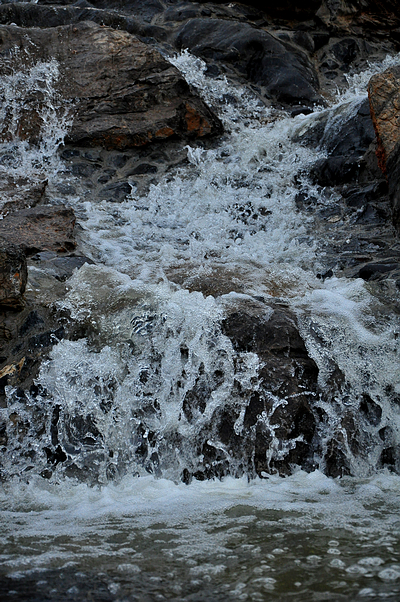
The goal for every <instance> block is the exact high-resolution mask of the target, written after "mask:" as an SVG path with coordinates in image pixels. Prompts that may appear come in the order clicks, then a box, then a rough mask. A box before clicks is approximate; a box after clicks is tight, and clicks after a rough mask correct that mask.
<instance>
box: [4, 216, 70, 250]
mask: <svg viewBox="0 0 400 602" xmlns="http://www.w3.org/2000/svg"><path fill="white" fill-rule="evenodd" d="M74 225H75V215H74V212H73V211H72V209H68V208H66V207H64V206H56V207H53V206H38V207H32V208H30V209H22V210H21V211H19V212H18V213H14V214H11V215H7V216H6V217H5V218H4V219H2V220H0V239H3V240H4V241H6V242H7V243H12V244H15V245H19V246H20V247H21V248H22V249H23V250H24V252H25V253H26V254H27V255H32V254H34V253H38V252H40V251H57V252H65V251H71V250H72V249H74V248H75V245H76V242H75V238H74V233H73V231H74Z"/></svg>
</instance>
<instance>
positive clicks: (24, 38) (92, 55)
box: [0, 22, 222, 149]
mask: <svg viewBox="0 0 400 602" xmlns="http://www.w3.org/2000/svg"><path fill="white" fill-rule="evenodd" d="M0 39H1V42H0V55H1V56H2V57H3V56H7V58H6V59H2V60H0V75H1V74H3V73H6V72H7V69H9V68H10V59H9V54H8V53H9V51H11V49H14V48H16V47H18V48H19V49H20V53H19V55H18V53H16V59H15V61H16V67H18V68H19V67H20V65H18V64H17V63H18V60H19V59H18V56H20V57H21V56H23V57H24V62H26V58H25V54H24V50H25V49H26V50H27V53H26V54H27V55H29V57H30V59H29V60H30V61H32V63H34V62H37V61H48V60H51V59H55V60H56V61H57V62H58V65H59V78H58V81H57V83H56V88H57V92H58V93H59V94H60V96H61V98H62V99H65V100H66V101H67V102H69V101H70V102H71V113H72V116H73V119H72V125H71V127H70V130H69V133H68V137H67V140H68V141H69V142H72V143H74V144H82V145H100V146H103V147H106V148H110V149H111V148H117V149H124V148H128V147H134V146H142V145H144V144H147V143H148V142H150V141H152V140H153V139H160V138H165V137H169V136H177V137H181V138H186V137H189V138H196V137H203V136H206V135H210V134H213V133H219V132H221V131H222V125H221V122H220V121H219V119H218V118H217V117H216V116H215V115H214V114H213V113H212V112H211V110H210V109H209V108H208V107H207V106H206V105H205V104H204V102H203V101H202V100H201V99H200V98H199V97H198V96H196V94H195V93H194V92H193V90H192V89H191V88H190V87H189V85H188V84H187V82H186V81H185V79H184V78H183V77H182V75H181V74H180V73H179V71H178V70H177V69H176V68H175V67H173V66H172V65H171V64H170V63H169V62H168V61H167V60H165V59H164V58H163V57H162V56H161V54H160V53H159V52H158V51H157V50H155V49H154V48H151V47H150V46H147V45H146V44H144V43H143V42H141V41H140V40H138V39H137V38H136V37H135V36H133V35H131V34H129V33H126V32H124V31H117V30H114V29H111V28H108V27H101V26H99V25H96V24H94V23H91V22H83V23H77V24H75V25H70V26H61V27H53V28H49V29H39V28H29V29H25V28H20V27H16V26H1V27H0ZM39 94H40V92H38V95H39ZM188 103H189V105H190V107H191V109H192V110H193V112H194V114H195V116H196V118H195V119H191V120H190V121H189V122H188V120H187V119H186V118H185V117H186V113H187V104H188ZM38 104H39V105H40V97H39V96H38V102H37V103H36V105H38ZM27 111H28V114H24V115H23V116H21V119H23V124H21V128H23V134H24V138H27V139H29V140H37V138H38V115H37V106H36V107H35V102H32V103H30V105H29V107H28V108H27ZM205 124H207V127H206V126H205ZM21 128H20V129H21ZM21 131H22V129H21Z"/></svg>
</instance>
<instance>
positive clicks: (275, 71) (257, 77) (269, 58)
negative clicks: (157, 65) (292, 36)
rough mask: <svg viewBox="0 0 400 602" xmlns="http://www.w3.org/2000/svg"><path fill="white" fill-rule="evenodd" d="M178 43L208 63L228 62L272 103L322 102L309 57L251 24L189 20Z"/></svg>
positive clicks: (179, 46)
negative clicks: (257, 86) (257, 87)
mask: <svg viewBox="0 0 400 602" xmlns="http://www.w3.org/2000/svg"><path fill="white" fill-rule="evenodd" d="M175 44H176V46H177V47H178V48H179V49H184V48H187V49H189V50H190V52H192V53H193V54H195V55H196V56H199V57H201V58H203V59H205V60H206V61H208V62H213V61H216V62H217V63H218V64H220V63H225V64H226V65H228V66H229V67H231V68H233V69H234V70H235V71H236V72H237V73H238V74H239V75H240V76H242V77H244V78H246V79H247V80H249V81H251V82H253V83H254V84H257V85H259V86H261V87H262V88H263V92H264V95H265V96H266V97H267V98H270V99H272V100H276V101H278V102H280V103H283V104H285V105H304V106H312V105H314V104H316V103H321V102H322V101H321V97H320V95H319V94H318V87H319V83H318V77H317V75H316V72H315V70H314V68H313V66H312V65H311V62H310V61H309V59H308V57H307V55H306V54H305V53H304V52H302V51H301V50H300V49H299V48H296V47H295V46H292V45H291V44H289V43H286V42H284V41H279V40H278V39H277V38H275V37H274V36H273V35H271V34H270V33H268V32H266V31H264V30H262V29H255V28H254V27H252V26H251V25H249V24H248V23H239V22H234V21H227V20H222V19H205V18H199V19H190V20H189V21H188V22H187V23H185V25H183V26H182V27H181V28H180V29H179V31H178V34H177V36H176V39H175Z"/></svg>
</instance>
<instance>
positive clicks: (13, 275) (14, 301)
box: [0, 239, 28, 310]
mask: <svg viewBox="0 0 400 602" xmlns="http://www.w3.org/2000/svg"><path fill="white" fill-rule="evenodd" d="M27 277H28V271H27V267H26V257H25V254H24V252H23V251H22V249H21V248H20V247H18V246H17V245H13V244H8V243H5V242H4V241H1V239H0V309H3V310H4V309H21V308H22V307H23V306H24V302H23V298H22V296H23V294H24V292H25V287H26V281H27Z"/></svg>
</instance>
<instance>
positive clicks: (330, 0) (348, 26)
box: [316, 0, 399, 32]
mask: <svg viewBox="0 0 400 602" xmlns="http://www.w3.org/2000/svg"><path fill="white" fill-rule="evenodd" d="M398 9H399V3H398V0H389V1H388V2H386V1H383V0H341V2H337V0H323V1H322V3H321V7H320V8H319V10H318V11H317V13H316V16H317V17H318V18H319V19H320V20H321V21H322V22H323V23H324V24H325V25H326V26H328V27H329V28H330V29H333V30H335V31H339V32H353V31H357V30H359V28H360V27H362V28H363V29H365V30H367V31H368V30H372V31H375V32H376V31H379V30H381V31H382V30H383V31H384V30H390V29H391V28H396V27H398V25H399V10H398Z"/></svg>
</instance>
